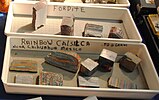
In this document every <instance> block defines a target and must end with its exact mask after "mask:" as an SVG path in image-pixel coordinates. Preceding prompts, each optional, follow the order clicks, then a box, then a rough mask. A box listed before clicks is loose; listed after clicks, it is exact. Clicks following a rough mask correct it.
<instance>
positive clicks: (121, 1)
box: [14, 0, 130, 8]
mask: <svg viewBox="0 0 159 100" xmlns="http://www.w3.org/2000/svg"><path fill="white" fill-rule="evenodd" d="M32 1H39V0H14V2H32ZM47 1H48V2H52V3H56V2H53V0H47ZM81 2H82V1H80V0H65V2H64V3H67V4H69V3H70V4H71V3H73V4H78V5H86V6H105V7H124V8H129V6H130V3H129V0H117V4H86V3H81Z"/></svg>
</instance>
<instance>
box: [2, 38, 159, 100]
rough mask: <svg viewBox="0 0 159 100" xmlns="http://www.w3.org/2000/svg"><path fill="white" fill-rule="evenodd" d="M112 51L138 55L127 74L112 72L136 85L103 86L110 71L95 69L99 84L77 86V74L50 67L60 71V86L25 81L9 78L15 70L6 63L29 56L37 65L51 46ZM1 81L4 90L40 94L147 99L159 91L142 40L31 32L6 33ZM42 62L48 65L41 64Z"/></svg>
mask: <svg viewBox="0 0 159 100" xmlns="http://www.w3.org/2000/svg"><path fill="white" fill-rule="evenodd" d="M104 48H105V49H108V50H112V51H114V52H116V53H117V54H118V57H120V56H122V55H124V54H125V53H126V52H132V53H134V54H136V55H137V56H138V57H140V58H141V60H142V61H141V63H140V66H139V67H137V69H136V70H135V71H133V73H131V74H126V73H123V71H120V69H119V68H117V67H113V68H116V69H115V70H116V75H117V76H119V77H122V78H129V79H131V81H133V82H135V83H136V84H137V86H138V89H112V88H108V87H107V79H108V78H109V77H110V75H111V72H110V73H109V72H96V73H95V75H97V76H98V77H99V78H100V81H99V82H100V88H81V87H77V74H78V73H76V74H73V73H68V72H66V71H61V70H59V69H57V68H55V69H54V68H53V69H52V70H53V71H55V72H61V73H63V74H64V86H45V85H30V84H29V85H27V84H17V83H14V82H13V76H14V75H15V74H16V72H10V71H9V66H10V63H11V61H12V60H14V59H21V60H22V59H27V60H28V59H29V60H36V61H38V64H39V66H42V65H43V64H44V57H45V56H46V55H47V54H48V53H49V52H51V51H52V50H67V51H74V52H77V53H78V54H79V55H80V56H81V58H82V59H86V58H87V57H89V58H92V59H96V58H98V57H99V54H100V52H101V51H102V49H104ZM4 57H5V58H4V63H3V71H2V77H1V78H2V82H3V84H4V87H5V90H6V92H7V93H17V94H22V93H24V94H43V95H66V96H91V95H95V96H97V97H112V98H135V99H150V98H152V97H153V96H155V95H156V94H158V93H159V79H158V76H157V73H156V70H155V68H154V65H153V63H152V60H151V58H150V55H149V53H148V51H147V48H146V46H145V45H144V44H142V43H127V42H113V41H105V40H101V41H97V40H87V39H80V40H76V39H73V38H69V37H68V38H60V37H56V38H55V37H50V36H49V37H38V36H36V37H34V36H27V37H25V36H18V37H17V36H9V37H7V42H6V50H5V56H4ZM45 66H48V65H46V64H45Z"/></svg>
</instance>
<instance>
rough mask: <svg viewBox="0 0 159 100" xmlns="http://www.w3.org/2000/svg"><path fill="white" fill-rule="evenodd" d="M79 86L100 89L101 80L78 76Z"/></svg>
mask: <svg viewBox="0 0 159 100" xmlns="http://www.w3.org/2000/svg"><path fill="white" fill-rule="evenodd" d="M78 86H79V87H92V88H93V87H94V88H99V87H100V85H99V78H98V77H82V76H78Z"/></svg>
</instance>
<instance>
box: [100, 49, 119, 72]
mask: <svg viewBox="0 0 159 100" xmlns="http://www.w3.org/2000/svg"><path fill="white" fill-rule="evenodd" d="M116 57H117V53H115V52H113V51H110V50H107V49H103V50H102V52H101V54H100V56H99V60H98V63H99V69H100V70H101V71H111V69H112V67H113V64H114V62H115V60H116Z"/></svg>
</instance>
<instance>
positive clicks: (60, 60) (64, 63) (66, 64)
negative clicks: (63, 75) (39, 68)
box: [45, 51, 80, 72]
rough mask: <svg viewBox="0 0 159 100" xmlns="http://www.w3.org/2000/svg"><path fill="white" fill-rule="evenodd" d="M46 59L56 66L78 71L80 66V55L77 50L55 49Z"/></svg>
mask: <svg viewBox="0 0 159 100" xmlns="http://www.w3.org/2000/svg"><path fill="white" fill-rule="evenodd" d="M45 61H46V62H47V63H49V64H50V65H53V66H55V67H59V68H62V69H64V70H67V71H71V72H76V71H77V70H78V68H79V62H80V56H79V55H78V54H77V53H75V52H67V51H54V52H51V53H50V54H48V55H47V56H46V57H45Z"/></svg>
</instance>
